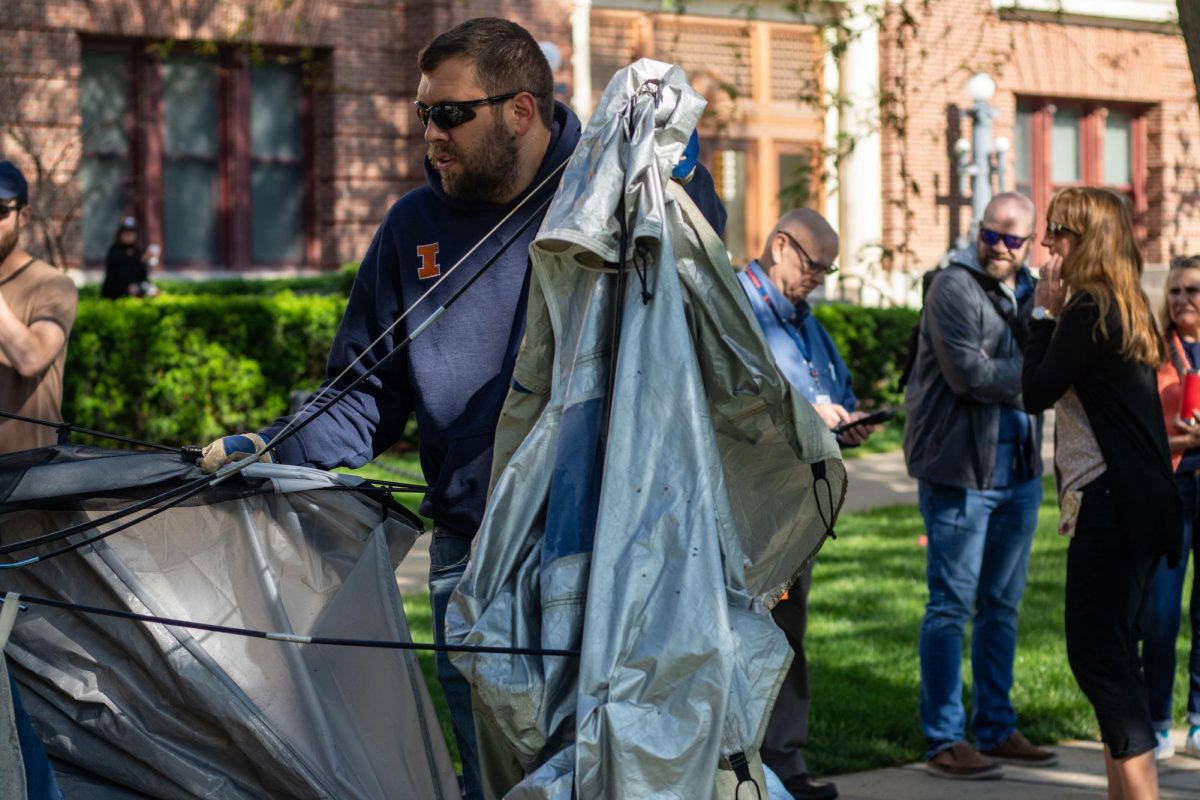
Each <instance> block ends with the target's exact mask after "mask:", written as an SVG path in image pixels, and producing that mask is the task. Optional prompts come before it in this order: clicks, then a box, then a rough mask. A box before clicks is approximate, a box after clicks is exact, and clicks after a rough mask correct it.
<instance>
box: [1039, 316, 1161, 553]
mask: <svg viewBox="0 0 1200 800" xmlns="http://www.w3.org/2000/svg"><path fill="white" fill-rule="evenodd" d="M1098 319H1099V309H1098V307H1097V306H1096V302H1095V300H1094V299H1093V298H1092V296H1091V295H1088V294H1080V295H1077V296H1076V297H1074V298H1073V299H1072V300H1071V302H1070V303H1068V304H1067V307H1066V308H1065V309H1063V312H1062V314H1061V315H1060V319H1059V321H1058V322H1057V324H1056V323H1055V322H1053V321H1049V320H1047V321H1042V322H1036V321H1035V322H1032V323H1031V324H1030V334H1029V343H1028V345H1027V346H1026V348H1025V368H1024V372H1023V374H1022V380H1021V383H1022V386H1023V387H1024V391H1025V404H1026V408H1027V409H1029V410H1036V411H1042V410H1043V409H1046V408H1049V407H1050V406H1052V405H1054V403H1055V402H1057V401H1058V399H1059V398H1060V397H1062V396H1063V393H1065V392H1066V391H1067V389H1069V388H1072V387H1074V389H1075V393H1076V394H1077V395H1079V401H1080V403H1082V405H1083V410H1084V411H1085V412H1087V417H1088V423H1089V424H1090V425H1091V427H1092V433H1093V435H1095V437H1096V444H1097V445H1099V447H1100V453H1101V455H1103V456H1104V463H1105V466H1106V467H1107V474H1108V476H1109V478H1110V481H1109V484H1110V486H1111V487H1112V492H1113V496H1114V499H1115V501H1116V503H1115V505H1116V508H1117V515H1118V517H1119V522H1120V523H1121V527H1122V529H1123V530H1124V531H1125V533H1126V536H1127V537H1128V538H1129V542H1130V544H1131V545H1133V547H1134V548H1136V549H1138V550H1140V551H1142V552H1146V551H1149V552H1151V553H1153V554H1164V555H1166V556H1167V560H1168V563H1170V564H1172V565H1173V564H1176V563H1178V561H1179V557H1180V553H1181V551H1182V548H1183V527H1182V523H1181V514H1180V506H1179V493H1178V490H1177V489H1176V488H1175V479H1174V473H1173V470H1172V469H1171V452H1170V448H1169V447H1168V445H1167V430H1166V427H1165V426H1164V425H1163V417H1162V406H1161V403H1160V402H1159V398H1158V385H1157V382H1156V379H1155V371H1154V368H1153V367H1150V366H1148V365H1146V364H1141V363H1138V362H1136V361H1131V360H1129V359H1127V358H1124V357H1122V356H1121V354H1120V349H1121V341H1122V336H1121V319H1120V316H1119V314H1118V312H1117V309H1116V306H1115V305H1113V306H1112V307H1111V308H1110V309H1109V313H1108V316H1107V318H1106V320H1105V322H1106V324H1107V328H1108V334H1109V335H1108V336H1107V337H1101V336H1100V335H1099V333H1098V331H1096V321H1097V320H1098Z"/></svg>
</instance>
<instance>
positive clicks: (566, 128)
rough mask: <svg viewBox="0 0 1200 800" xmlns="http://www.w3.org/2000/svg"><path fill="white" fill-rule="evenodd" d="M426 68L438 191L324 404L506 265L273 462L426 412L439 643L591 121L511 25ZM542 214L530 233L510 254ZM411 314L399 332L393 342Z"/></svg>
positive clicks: (390, 223) (219, 451)
mask: <svg viewBox="0 0 1200 800" xmlns="http://www.w3.org/2000/svg"><path fill="white" fill-rule="evenodd" d="M417 63H418V66H419V68H420V70H421V81H420V84H419V85H418V87H417V102H416V113H417V116H418V118H419V119H420V121H421V123H422V124H423V125H424V126H425V141H426V143H427V145H428V149H427V153H426V158H425V174H426V178H427V180H428V185H426V186H422V187H420V188H418V189H414V190H413V191H411V192H409V193H408V194H406V195H405V196H404V197H402V198H400V200H399V201H398V202H397V203H396V204H395V205H393V206H392V208H391V209H390V210H389V211H388V213H387V216H386V218H385V219H384V221H383V224H382V225H380V227H379V230H378V231H377V232H376V234H375V239H374V241H373V242H372V243H371V246H370V248H369V249H368V250H367V254H366V256H364V258H363V260H362V266H361V267H360V269H359V273H358V277H357V278H356V280H355V283H354V287H353V289H352V290H351V293H350V299H349V303H348V304H347V307H346V312H345V316H344V317H343V318H342V322H341V325H340V327H339V329H338V333H337V337H336V338H335V339H334V343H333V348H332V350H331V351H330V354H329V362H328V365H327V374H328V375H329V376H330V380H329V381H327V382H326V385H327V386H329V385H330V384H331V383H332V382H333V380H334V378H335V376H338V375H340V374H341V373H342V372H343V370H345V369H346V368H347V367H348V365H350V364H351V363H353V362H354V360H355V358H357V357H359V356H360V355H362V356H363V357H362V359H361V360H360V361H359V362H358V363H357V364H355V365H354V366H353V367H351V368H350V369H349V371H348V373H347V375H346V376H345V377H344V378H342V379H341V380H340V381H337V383H336V384H334V385H333V386H332V387H331V389H332V391H328V392H326V395H325V396H326V397H330V396H332V395H333V394H336V390H338V389H340V388H342V387H343V386H345V385H347V384H349V383H350V382H351V381H353V380H354V378H356V377H357V376H359V375H361V374H362V373H363V372H365V371H367V370H368V369H370V368H371V367H372V366H373V365H375V364H376V363H378V362H379V361H380V360H381V359H383V358H384V357H385V356H387V354H388V353H389V352H391V350H392V348H393V347H394V346H395V345H396V344H397V343H398V342H400V341H402V340H403V339H404V338H405V337H406V336H408V335H411V334H413V333H414V332H415V331H416V330H417V329H418V328H420V327H421V326H422V325H423V324H424V323H425V322H426V321H427V320H428V319H429V318H430V315H431V314H432V313H433V312H434V311H435V310H437V309H438V308H439V307H441V306H442V304H443V303H445V302H446V301H447V300H448V299H449V298H450V297H451V295H453V294H454V292H455V291H456V290H458V289H459V288H461V287H462V285H463V284H464V282H466V281H467V280H469V279H470V277H471V276H473V275H474V274H475V273H476V272H478V271H479V269H480V268H481V266H482V265H483V264H484V263H485V262H487V261H488V260H489V259H490V258H492V257H493V256H495V255H496V254H497V252H498V251H499V256H498V258H497V260H496V261H495V263H494V264H492V265H491V266H490V267H489V268H488V269H487V271H486V272H485V273H484V274H483V275H482V277H480V278H479V279H478V280H477V281H476V283H475V284H474V285H473V286H471V287H470V289H469V290H468V291H467V292H466V293H465V294H464V295H463V297H462V301H461V302H454V303H453V304H451V305H450V306H449V307H447V308H446V310H445V312H444V313H443V314H442V315H441V316H440V317H439V318H438V319H437V320H436V322H434V323H433V324H432V325H431V326H430V327H429V328H428V330H426V331H423V332H422V333H421V335H420V336H419V338H416V339H414V340H413V342H412V343H411V345H409V346H408V347H407V348H406V349H405V350H403V351H402V352H400V353H399V354H398V355H396V356H395V357H393V358H392V360H391V361H389V362H388V363H387V364H386V365H385V366H384V367H383V368H382V369H381V370H380V371H379V372H377V373H375V374H374V375H372V376H371V377H370V378H369V379H367V380H366V381H365V382H364V383H363V384H362V385H360V386H359V387H357V388H356V389H355V390H354V391H353V392H351V393H350V394H349V395H347V396H346V397H345V398H344V399H343V400H342V401H341V402H339V403H338V404H337V405H336V406H334V407H333V408H331V409H330V410H329V411H328V412H326V413H324V414H322V415H321V416H320V417H319V418H318V419H316V420H314V421H313V422H312V424H310V425H308V426H306V427H305V428H304V429H303V430H301V431H300V432H299V433H298V435H296V436H292V437H288V438H286V439H284V440H283V441H281V442H280V443H279V444H278V446H277V447H276V446H272V451H273V452H274V455H275V458H276V459H277V460H278V461H280V462H282V463H286V464H302V465H309V466H315V467H319V468H322V469H331V468H333V467H338V466H349V467H357V466H361V465H363V464H365V463H367V462H368V461H370V460H371V459H373V458H374V457H375V456H376V455H378V454H379V453H381V452H383V451H385V450H387V449H388V448H389V447H391V446H392V445H393V444H395V443H396V441H397V440H398V439H399V438H400V435H401V434H402V433H403V431H404V427H405V424H406V423H407V421H408V417H409V415H410V414H415V415H416V419H417V427H418V430H419V433H420V460H421V469H422V471H423V472H424V474H425V478H426V480H427V481H428V482H429V485H430V492H429V494H427V495H426V497H425V499H424V501H423V502H422V504H421V513H422V514H424V515H425V516H426V517H429V518H430V519H432V520H433V523H434V529H433V541H432V543H431V545H430V549H429V553H430V568H429V592H430V604H431V606H432V608H433V616H434V625H433V628H434V637H435V639H436V641H437V642H438V643H442V642H443V641H444V637H445V634H444V629H445V626H444V623H445V614H446V606H447V603H448V601H449V599H450V594H451V593H452V592H453V591H454V588H455V587H456V586H457V585H458V581H459V578H460V577H461V576H462V574H463V571H464V569H465V568H466V563H467V558H468V555H469V553H470V546H471V539H472V538H473V537H474V536H475V532H476V531H477V530H478V528H479V524H480V520H481V519H482V517H483V508H484V502H485V500H486V498H487V488H488V480H489V477H490V472H491V463H492V440H493V438H494V436H495V430H496V422H497V420H498V418H499V415H500V409H501V406H502V404H503V402H504V398H505V395H506V394H507V392H508V388H509V384H510V382H511V379H512V372H513V364H514V361H515V360H516V356H517V349H518V347H519V345H520V342H521V337H522V335H523V333H524V329H525V302H526V295H527V291H528V286H529V256H528V252H529V245H530V244H531V243H532V241H533V238H534V236H535V234H536V233H537V229H538V226H539V224H540V222H541V216H542V214H543V212H544V207H543V202H544V201H545V200H546V199H548V198H550V197H551V196H552V195H553V194H554V192H555V190H556V189H557V188H558V181H559V176H560V175H561V171H559V167H560V166H561V165H562V164H563V163H564V162H565V161H566V159H568V158H569V157H570V156H571V153H572V152H573V151H574V149H575V146H576V144H577V143H578V141H579V136H580V124H579V120H578V118H577V117H576V116H575V114H574V113H572V112H571V110H570V109H569V108H567V107H566V106H565V105H563V104H561V103H556V102H555V101H554V79H553V75H552V73H551V71H550V67H549V64H548V63H547V62H546V58H545V56H544V55H543V54H542V52H541V50H540V49H539V47H538V45H537V42H535V41H534V39H533V37H532V36H530V34H529V33H528V31H526V30H525V29H524V28H522V27H521V26H519V25H517V24H515V23H513V22H509V21H507V20H503V19H496V18H480V19H472V20H468V21H466V22H463V23H461V24H460V25H457V26H455V27H454V28H452V29H451V30H449V31H447V32H445V33H443V34H441V35H439V36H438V37H436V38H435V39H434V40H433V41H432V42H431V43H430V44H429V45H428V46H427V47H426V48H425V49H424V50H422V51H421V53H420V54H419V55H418V57H417ZM687 188H688V193H689V194H690V195H691V196H692V197H693V199H694V200H696V202H697V204H698V205H699V207H700V208H701V209H702V210H704V211H705V214H706V216H707V218H708V219H709V222H710V223H711V224H712V225H713V226H714V227H715V228H716V229H717V231H718V232H720V231H721V229H722V227H723V224H724V217H725V212H724V209H723V208H721V205H720V202H719V201H718V200H717V198H716V196H715V194H714V193H713V187H712V178H711V177H710V176H709V175H708V173H707V172H706V171H705V170H704V168H703V167H702V166H697V168H696V170H695V173H694V175H693V176H692V179H691V181H690V182H689V183H688V186H687ZM522 201H524V205H522V206H521V207H520V208H519V210H517V211H516V213H515V214H513V215H512V216H511V217H510V218H507V219H506V215H507V214H509V212H511V211H512V210H513V209H514V207H516V206H518V205H519V204H521V203H522ZM531 216H532V217H534V218H533V219H532V221H531V224H529V226H528V227H527V228H526V229H525V230H524V231H523V232H522V233H520V234H519V235H517V236H516V238H515V239H514V240H513V241H512V242H511V243H508V240H509V238H510V237H512V236H513V235H514V233H516V232H517V231H518V230H519V229H520V228H521V226H522V225H523V224H524V223H526V222H530V217H531ZM505 243H508V244H507V246H505ZM477 244H478V249H474V250H472V248H475V247H476V245H477ZM464 257H465V261H464V262H463V263H462V265H461V267H460V268H459V269H457V270H455V271H454V272H453V273H452V274H451V275H450V276H449V277H448V278H446V279H445V280H444V281H443V282H441V283H440V284H439V283H438V281H439V280H440V279H442V277H443V276H444V275H446V274H447V272H448V271H449V269H450V268H451V267H452V266H454V265H455V264H457V263H458V262H459V261H460V260H462V259H464ZM435 284H436V288H433V287H434V286H435ZM426 293H429V296H428V297H424V295H425V294H426ZM410 308H411V309H413V310H412V311H411V312H410V313H409V314H408V315H407V316H406V317H405V318H404V320H403V321H402V322H401V323H400V324H399V325H397V326H396V328H395V329H394V330H392V331H390V332H388V333H384V331H385V330H387V328H388V326H389V325H391V324H392V323H393V322H394V321H395V320H396V319H397V318H399V317H400V316H401V314H403V313H405V312H406V311H409V309H410ZM376 339H379V341H378V342H377V343H375V344H372V343H373V342H376ZM322 404H324V402H323V403H322ZM313 410H315V409H310V410H306V411H304V412H302V413H303V414H305V415H306V416H307V415H308V414H310V413H312V411H313ZM287 421H288V420H287V419H286V418H284V419H280V420H277V421H276V422H275V424H273V425H272V426H271V427H270V428H268V429H267V430H265V431H263V432H262V433H261V434H258V435H250V436H231V437H225V438H224V439H222V440H218V441H216V442H213V443H212V444H211V445H209V447H208V448H206V449H205V457H204V459H203V460H202V466H204V467H205V468H206V469H209V470H213V469H216V468H217V467H219V466H220V465H221V464H222V463H224V462H225V461H227V460H228V459H229V458H231V457H237V455H238V454H237V453H236V452H235V451H236V450H237V449H238V448H239V447H241V448H245V449H254V448H252V445H253V444H254V443H255V439H257V438H259V437H261V440H262V441H263V442H270V440H271V439H272V438H273V437H275V436H277V435H278V434H279V433H280V432H281V431H282V430H283V428H284V426H285V424H286V423H287ZM437 666H438V678H439V681H440V682H441V684H442V688H443V690H444V692H445V695H446V700H447V703H448V705H449V707H450V712H451V717H452V718H453V724H454V733H455V738H456V739H457V741H458V747H459V753H460V755H461V758H462V764H463V777H464V782H465V784H466V796H467V798H469V800H473V799H474V798H478V797H481V796H482V794H481V790H480V783H479V774H478V758H477V755H476V747H475V734H474V725H473V721H472V718H471V695H470V686H469V685H468V684H467V682H466V681H465V680H464V679H463V677H462V676H461V675H460V674H459V673H458V672H457V670H455V669H454V667H453V666H452V665H451V664H450V661H449V659H448V658H447V657H446V655H445V654H444V653H438V656H437Z"/></svg>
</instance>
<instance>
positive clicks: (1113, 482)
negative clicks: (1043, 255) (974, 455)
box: [1022, 188, 1181, 800]
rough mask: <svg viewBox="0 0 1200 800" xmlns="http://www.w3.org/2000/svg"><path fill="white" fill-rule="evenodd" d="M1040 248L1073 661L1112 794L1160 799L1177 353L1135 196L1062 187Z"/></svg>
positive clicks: (1034, 400) (1033, 326) (1040, 338)
mask: <svg viewBox="0 0 1200 800" xmlns="http://www.w3.org/2000/svg"><path fill="white" fill-rule="evenodd" d="M1046 219H1047V225H1046V234H1045V236H1044V238H1043V240H1042V244H1043V245H1045V246H1046V247H1047V248H1049V250H1050V253H1051V257H1050V261H1049V262H1048V263H1047V264H1046V265H1045V266H1044V267H1042V270H1041V280H1040V281H1039V282H1038V286H1037V289H1036V290H1035V292H1034V303H1035V306H1034V309H1033V320H1032V321H1031V323H1030V331H1029V340H1028V343H1027V345H1026V351H1025V367H1024V372H1023V374H1022V389H1023V391H1024V399H1025V409H1026V411H1029V412H1030V413H1034V412H1038V411H1042V410H1044V409H1046V408H1049V407H1050V406H1051V405H1053V406H1054V408H1055V413H1056V426H1055V453H1054V464H1055V472H1056V474H1057V477H1058V496H1059V507H1060V510H1061V516H1060V521H1059V532H1060V533H1062V534H1064V535H1066V536H1070V537H1072V538H1071V543H1070V546H1069V547H1068V549H1067V586H1066V604H1065V605H1066V608H1065V614H1064V617H1065V622H1066V639H1067V658H1068V661H1069V662H1070V664H1071V671H1072V673H1074V675H1075V680H1076V681H1077V682H1078V684H1079V688H1080V689H1081V690H1082V691H1083V693H1084V694H1085V695H1086V696H1087V698H1088V700H1089V701H1090V702H1091V704H1092V707H1093V708H1094V709H1095V712H1096V718H1097V720H1098V721H1099V723H1100V737H1101V739H1102V740H1103V742H1104V760H1105V767H1106V771H1107V774H1108V796H1109V798H1111V799H1112V800H1141V799H1142V798H1156V797H1158V774H1157V771H1156V769H1155V765H1154V756H1153V751H1154V745H1155V738H1154V729H1153V727H1152V725H1151V718H1150V708H1149V704H1148V703H1147V699H1146V682H1145V678H1144V677H1143V674H1142V669H1141V663H1140V661H1139V659H1138V635H1137V622H1138V617H1139V615H1140V614H1141V611H1142V606H1143V605H1144V602H1145V592H1146V588H1147V584H1148V582H1149V580H1150V575H1151V573H1152V572H1153V570H1154V564H1155V562H1156V561H1157V560H1158V558H1159V557H1160V556H1162V555H1166V556H1167V557H1168V558H1169V559H1170V560H1171V562H1172V563H1175V562H1177V561H1178V559H1179V551H1180V547H1181V530H1180V513H1179V497H1178V493H1177V491H1176V489H1175V480H1174V477H1173V475H1172V471H1171V458H1170V453H1169V451H1168V449H1167V432H1166V428H1165V427H1164V425H1163V418H1162V413H1161V405H1160V404H1159V399H1158V391H1157V385H1156V382H1155V370H1156V368H1157V367H1158V365H1159V364H1161V363H1162V362H1163V360H1164V358H1165V352H1164V347H1163V341H1162V338H1161V337H1160V336H1159V334H1158V330H1157V328H1156V326H1155V324H1154V316H1153V314H1152V313H1151V311H1150V302H1149V300H1148V299H1147V298H1146V293H1145V292H1143V291H1142V289H1141V285H1140V279H1141V275H1142V256H1141V253H1139V252H1138V248H1137V243H1136V241H1135V240H1134V235H1133V225H1132V221H1131V219H1130V216H1129V210H1128V208H1127V207H1126V204H1125V201H1124V200H1123V199H1122V198H1121V197H1120V196H1119V195H1117V194H1115V193H1113V192H1110V191H1108V190H1107V189H1094V188H1070V189H1064V190H1062V191H1061V192H1058V193H1057V194H1056V195H1055V196H1054V198H1053V199H1052V200H1051V201H1050V208H1049V210H1048V211H1047V214H1046Z"/></svg>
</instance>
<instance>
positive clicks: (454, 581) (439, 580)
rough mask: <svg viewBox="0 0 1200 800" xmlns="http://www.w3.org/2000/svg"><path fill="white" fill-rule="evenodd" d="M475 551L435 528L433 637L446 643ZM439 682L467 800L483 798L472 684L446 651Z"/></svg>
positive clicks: (465, 541)
mask: <svg viewBox="0 0 1200 800" xmlns="http://www.w3.org/2000/svg"><path fill="white" fill-rule="evenodd" d="M470 555H471V540H470V539H466V538H463V537H461V536H451V535H449V534H444V533H439V532H438V531H437V529H434V531H433V541H432V542H430V543H429V605H430V607H431V608H432V609H433V640H434V642H436V643H437V644H445V643H446V606H448V605H449V604H450V595H451V594H452V593H453V592H454V589H455V588H456V587H457V586H458V582H459V580H460V579H461V578H462V575H463V572H464V571H465V570H466V568H467V559H468V557H469V556H470ZM437 674H438V683H440V684H441V685H442V694H444V695H445V696H446V705H447V706H449V707H450V722H451V723H452V725H453V727H454V739H455V741H456V742H457V743H458V755H459V758H460V760H461V761H462V768H463V784H464V789H465V792H464V794H463V797H464V800H483V786H482V782H481V781H480V778H479V751H478V748H477V747H476V746H475V719H474V717H472V716H471V684H469V683H467V679H466V678H464V677H463V676H462V673H460V672H459V671H458V670H457V669H455V668H454V665H453V664H451V663H450V657H449V656H448V655H447V654H446V653H442V652H439V653H438V654H437Z"/></svg>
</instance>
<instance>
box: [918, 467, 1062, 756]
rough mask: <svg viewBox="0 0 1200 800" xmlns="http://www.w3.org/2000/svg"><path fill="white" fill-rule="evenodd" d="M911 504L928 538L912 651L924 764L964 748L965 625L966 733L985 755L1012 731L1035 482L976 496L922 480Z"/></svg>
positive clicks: (1038, 490) (1038, 487)
mask: <svg viewBox="0 0 1200 800" xmlns="http://www.w3.org/2000/svg"><path fill="white" fill-rule="evenodd" d="M918 497H919V501H920V507H921V516H922V517H924V518H925V533H926V536H927V537H928V539H929V548H928V554H927V561H926V569H925V577H926V580H927V582H928V584H929V601H928V602H927V603H926V605H925V618H924V620H922V622H921V637H920V642H919V645H918V648H919V652H920V656H921V730H922V732H923V733H924V734H925V740H926V743H927V745H928V748H929V749H928V752H927V754H926V758H932V757H933V756H934V755H935V754H936V753H938V752H940V751H942V750H945V749H947V748H949V747H950V746H951V745H953V744H954V743H955V742H959V741H963V740H965V739H966V736H965V731H966V712H965V710H964V708H963V700H962V655H963V636H964V629H965V628H966V624H967V621H968V620H973V622H974V630H973V631H972V634H971V674H972V683H971V685H972V701H973V702H972V715H971V730H972V732H973V733H974V735H975V743H976V746H977V747H979V749H981V750H990V749H992V748H994V747H997V746H999V745H1000V744H1001V743H1002V742H1004V740H1005V739H1007V738H1008V737H1009V736H1010V735H1011V734H1012V732H1013V731H1014V730H1016V727H1017V713H1016V711H1015V710H1014V709H1013V707H1012V702H1011V701H1010V700H1009V697H1008V694H1009V690H1010V689H1011V688H1012V681H1013V659H1014V657H1015V655H1016V649H1017V614H1018V610H1019V607H1020V605H1021V595H1022V594H1024V592H1025V572H1026V568H1027V567H1028V564H1029V550H1030V548H1031V547H1032V545H1033V532H1034V529H1035V528H1036V527H1037V513H1038V506H1039V505H1040V504H1041V502H1042V481H1041V478H1034V479H1032V480H1029V481H1025V482H1024V483H1019V484H1016V485H1015V486H1011V487H1008V488H1005V489H984V490H975V489H959V488H956V487H953V486H946V485H943V484H937V483H933V482H931V481H927V480H921V481H920V482H919V486H918Z"/></svg>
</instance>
